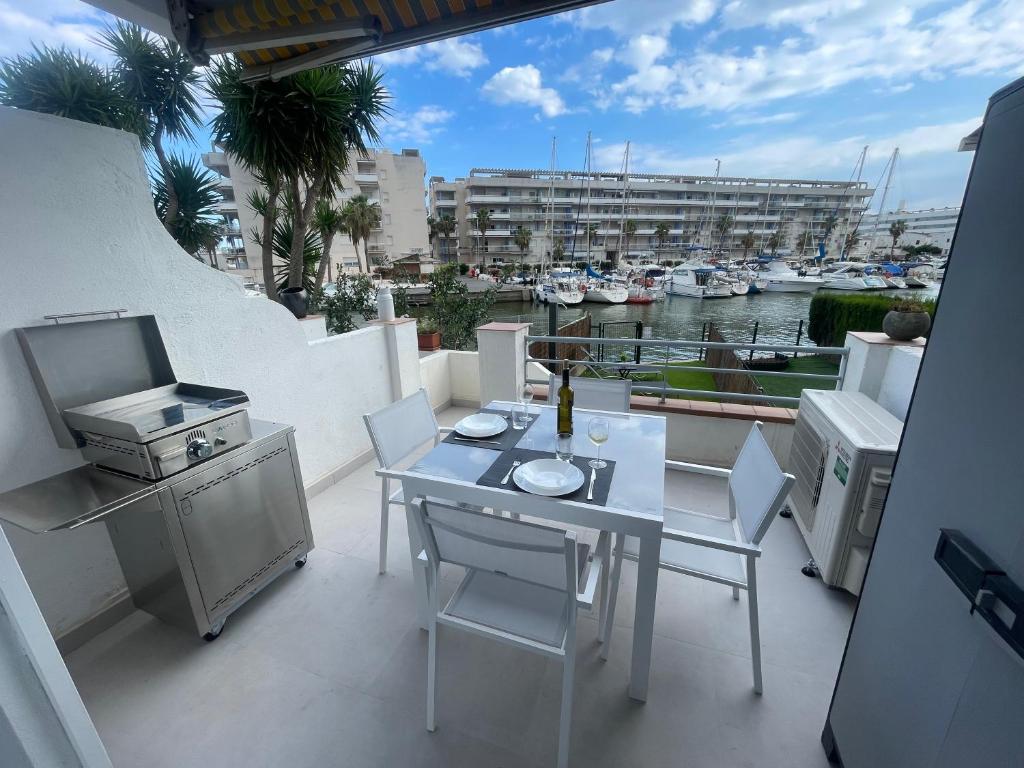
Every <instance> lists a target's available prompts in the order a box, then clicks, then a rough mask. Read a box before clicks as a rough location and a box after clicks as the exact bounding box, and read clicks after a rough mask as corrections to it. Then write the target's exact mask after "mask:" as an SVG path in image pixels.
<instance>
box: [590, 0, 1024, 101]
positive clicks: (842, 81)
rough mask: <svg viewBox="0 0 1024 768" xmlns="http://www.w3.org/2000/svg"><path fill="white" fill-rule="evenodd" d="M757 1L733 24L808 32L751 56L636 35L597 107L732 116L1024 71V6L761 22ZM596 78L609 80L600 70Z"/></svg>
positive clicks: (778, 5)
mask: <svg viewBox="0 0 1024 768" xmlns="http://www.w3.org/2000/svg"><path fill="white" fill-rule="evenodd" d="M751 2H752V0H734V2H732V3H729V4H728V5H727V6H726V7H725V9H724V10H723V16H724V18H725V19H730V18H733V19H734V20H735V21H736V22H737V23H738V21H739V20H741V19H742V20H745V25H748V26H749V25H754V24H759V25H763V24H768V25H772V24H776V25H782V24H792V25H795V24H797V20H798V19H802V21H800V28H801V29H802V30H803V32H804V34H800V33H797V34H796V35H795V36H793V37H789V38H786V39H784V40H782V41H781V42H780V43H779V44H777V45H773V46H765V45H759V46H755V47H754V48H753V49H751V50H739V49H718V50H716V49H712V48H710V47H704V48H701V49H698V50H696V51H687V52H686V53H685V56H682V57H680V58H674V57H673V55H672V52H671V50H670V49H669V46H668V42H667V39H666V38H665V37H664V35H665V34H667V32H665V31H664V30H663V31H662V32H661V33H660V36H659V35H657V34H642V35H634V36H633V37H631V38H630V39H629V41H627V42H626V43H625V44H624V45H623V46H622V47H621V48H619V49H618V51H617V52H616V55H615V58H616V60H617V61H619V62H621V63H623V64H625V65H626V66H627V67H628V70H629V72H628V74H626V75H625V76H624V77H620V78H619V79H618V80H617V81H612V82H599V83H598V84H597V86H596V87H595V88H594V89H593V92H594V93H596V94H598V95H597V96H596V97H595V101H596V103H598V105H599V106H604V105H607V104H608V103H609V102H612V103H618V104H621V105H622V107H623V108H625V109H626V110H628V111H631V112H634V113H640V112H643V111H645V110H647V109H649V108H651V107H655V106H661V107H667V108H675V109H685V108H703V109H720V110H732V109H736V108H737V107H750V106H751V105H754V106H756V105H758V104H764V103H768V102H771V101H775V100H779V99H786V98H790V97H799V96H807V95H813V94H819V93H824V92H827V91H830V90H833V89H835V88H837V87H840V86H843V85H847V84H850V83H854V82H868V83H871V84H872V85H873V86H874V87H880V86H881V87H887V88H889V89H891V90H894V91H895V92H899V90H901V89H905V88H906V87H907V86H908V85H912V82H911V81H912V80H913V79H915V78H927V79H935V78H941V77H946V76H949V75H977V74H994V73H999V74H1006V75H1008V76H1014V75H1021V74H1024V3H1021V2H1019V0H1016V1H1015V0H1004V1H1003V2H999V3H994V4H993V3H982V2H980V0H972V1H971V2H966V3H963V4H961V5H958V6H956V7H953V8H951V9H949V10H946V11H943V12H941V13H938V14H935V15H932V16H930V17H927V18H923V19H917V18H916V17H915V15H914V12H913V11H914V7H913V6H914V5H915V4H916V5H918V6H921V5H923V4H924V3H925V0H913V2H911V3H910V4H908V5H905V6H903V7H900V8H896V9H890V8H889V7H888V6H887V5H885V4H883V3H882V2H881V0H834V2H833V1H830V0H821V2H803V3H800V2H796V3H793V2H790V3H785V4H784V3H782V2H781V0H772V2H771V3H769V6H770V7H769V8H768V9H767V13H765V14H762V15H761V16H758V14H757V13H756V12H755V8H754V6H753V5H751ZM757 8H760V5H759V4H757ZM855 9H860V10H861V11H863V13H854V10H855ZM883 11H884V12H883ZM801 14H803V15H801ZM840 22H841V23H840ZM594 79H598V80H603V76H602V75H601V72H600V70H595V74H594ZM609 95H610V96H611V98H609Z"/></svg>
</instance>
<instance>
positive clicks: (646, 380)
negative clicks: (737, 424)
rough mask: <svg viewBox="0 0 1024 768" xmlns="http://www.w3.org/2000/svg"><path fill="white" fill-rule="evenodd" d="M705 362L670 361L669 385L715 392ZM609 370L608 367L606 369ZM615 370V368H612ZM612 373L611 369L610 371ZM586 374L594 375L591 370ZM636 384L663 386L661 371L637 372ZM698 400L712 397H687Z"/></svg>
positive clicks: (634, 379) (634, 376)
mask: <svg viewBox="0 0 1024 768" xmlns="http://www.w3.org/2000/svg"><path fill="white" fill-rule="evenodd" d="M703 367H704V363H703V361H701V360H688V361H686V362H677V363H670V364H669V369H668V386H670V387H675V388H677V389H701V390H704V391H706V392H715V391H717V388H716V387H715V379H714V377H713V376H712V375H711V374H710V373H706V372H705V371H702V370H701V368H703ZM606 370H608V369H606ZM612 370H614V369H612ZM609 373H611V371H609ZM584 375H587V376H592V375H593V374H592V373H590V372H589V371H588V372H587V373H585V374H584ZM631 378H632V379H633V381H634V382H635V383H636V384H641V383H643V384H644V385H648V384H649V385H650V386H652V387H660V386H661V381H662V379H661V373H660V372H659V373H637V374H634V375H633V376H632V377H631ZM669 397H675V398H683V396H682V395H669ZM685 399H696V400H709V399H711V398H685Z"/></svg>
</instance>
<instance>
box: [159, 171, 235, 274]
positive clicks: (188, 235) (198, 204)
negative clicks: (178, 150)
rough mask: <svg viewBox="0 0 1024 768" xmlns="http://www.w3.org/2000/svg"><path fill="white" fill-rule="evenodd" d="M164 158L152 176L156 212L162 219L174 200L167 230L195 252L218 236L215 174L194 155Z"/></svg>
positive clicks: (218, 196)
mask: <svg viewBox="0 0 1024 768" xmlns="http://www.w3.org/2000/svg"><path fill="white" fill-rule="evenodd" d="M165 162H166V166H161V167H160V168H159V169H158V171H157V172H156V173H155V174H154V175H153V179H152V183H153V205H154V207H155V208H156V215H157V216H158V217H160V220H161V221H165V216H166V215H167V210H168V209H169V208H170V206H171V201H172V200H173V201H174V203H175V205H177V206H178V210H177V213H176V214H175V216H174V218H173V219H171V220H170V221H169V229H168V232H170V234H171V236H172V237H173V238H174V239H175V240H176V241H177V242H178V245H180V246H181V247H182V249H183V250H184V251H185V252H186V253H188V254H189V255H190V256H195V255H196V254H198V253H199V251H200V250H202V249H204V248H208V247H209V246H210V244H211V242H212V243H213V244H214V245H215V244H216V242H217V241H218V240H219V239H220V232H221V221H220V218H219V216H218V213H217V204H218V203H219V202H220V193H219V192H217V178H216V176H214V174H212V173H210V172H209V171H207V170H206V169H205V168H201V167H200V166H199V163H198V162H196V160H195V159H189V160H186V159H184V158H183V157H180V156H179V155H171V156H170V157H167V158H165ZM169 190H170V191H169Z"/></svg>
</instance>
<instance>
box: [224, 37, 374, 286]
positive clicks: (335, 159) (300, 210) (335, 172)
mask: <svg viewBox="0 0 1024 768" xmlns="http://www.w3.org/2000/svg"><path fill="white" fill-rule="evenodd" d="M207 89H208V91H209V93H210V95H211V96H213V97H214V98H215V99H217V100H218V101H219V102H220V104H221V107H222V112H221V113H220V114H218V115H216V116H215V117H214V118H213V121H212V128H213V138H214V141H215V142H216V143H218V144H220V145H222V146H223V147H225V149H226V150H227V151H228V152H230V153H232V154H233V155H235V156H236V157H237V158H238V159H239V160H240V161H241V162H242V164H243V165H245V166H246V167H247V168H249V169H250V170H252V171H254V173H255V175H257V176H258V177H259V178H260V180H261V181H263V182H264V183H265V184H266V187H267V193H268V194H267V198H268V205H267V214H266V215H265V216H264V221H263V237H262V241H263V271H264V274H265V275H267V274H271V273H272V271H273V249H272V247H271V242H270V241H271V237H270V233H271V232H272V231H273V226H274V224H275V222H276V218H277V213H278V210H277V201H278V198H279V196H280V195H281V194H282V192H287V193H288V194H289V195H290V196H291V197H292V199H293V200H294V201H295V202H294V206H293V207H294V210H293V213H292V225H293V226H292V244H291V249H290V251H289V255H290V264H291V269H290V271H289V273H288V288H290V289H297V288H300V287H301V285H302V252H303V249H304V246H305V237H306V233H307V230H308V228H309V225H310V223H311V220H312V215H313V210H314V209H315V207H316V203H317V201H318V200H320V199H321V198H329V197H333V195H334V193H335V192H336V191H337V189H338V188H339V187H340V184H341V175H342V173H343V172H344V171H345V170H346V168H347V165H348V157H349V155H350V153H351V152H353V151H358V152H365V151H366V145H367V143H376V142H378V141H379V139H380V135H379V131H378V127H377V123H378V121H379V120H380V119H381V118H383V117H384V116H386V115H387V114H388V111H389V110H388V107H387V100H388V96H387V93H386V92H385V90H384V86H383V82H382V74H381V72H380V71H379V70H378V69H376V68H375V67H374V65H373V64H372V63H371V64H365V65H363V64H360V65H342V64H330V65H326V66H323V67H319V68H317V69H310V70H304V71H302V72H299V73H296V74H294V75H289V76H286V77H282V78H281V79H279V80H277V81H275V80H272V79H271V80H261V81H259V82H255V83H253V82H245V81H243V80H242V65H241V64H240V63H239V62H238V61H237V60H236V59H234V58H233V57H232V58H228V57H224V58H222V59H219V60H217V61H216V62H215V63H214V64H213V65H212V66H211V67H210V73H209V76H208V85H207ZM267 283H268V284H267V287H268V292H267V295H268V296H271V291H270V290H269V289H270V286H271V282H270V281H267ZM271 297H272V298H274V297H273V296H271Z"/></svg>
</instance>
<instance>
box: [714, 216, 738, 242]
mask: <svg viewBox="0 0 1024 768" xmlns="http://www.w3.org/2000/svg"><path fill="white" fill-rule="evenodd" d="M734 221H735V220H734V219H733V217H732V216H730V215H729V214H728V213H723V214H722V215H721V216H719V217H718V220H717V221H716V222H715V231H716V232H717V233H718V246H719V248H721V246H722V243H724V242H725V236H726V235H728V234H729V233H730V232H731V231H732V225H733V222H734Z"/></svg>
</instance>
